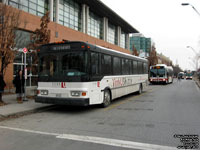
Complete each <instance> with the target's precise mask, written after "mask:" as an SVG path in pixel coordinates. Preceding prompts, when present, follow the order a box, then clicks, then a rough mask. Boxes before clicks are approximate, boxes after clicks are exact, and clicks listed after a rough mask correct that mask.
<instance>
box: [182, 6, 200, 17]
mask: <svg viewBox="0 0 200 150" xmlns="http://www.w3.org/2000/svg"><path fill="white" fill-rule="evenodd" d="M181 5H182V6H189V5H190V6H191V7H192V8H193V9H194V11H195V12H196V13H197V14H198V15H199V17H200V13H199V12H198V11H197V10H196V8H195V7H194V6H193V5H191V4H190V3H182V4H181Z"/></svg>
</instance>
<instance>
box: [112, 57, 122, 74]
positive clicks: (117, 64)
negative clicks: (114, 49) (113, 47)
mask: <svg viewBox="0 0 200 150" xmlns="http://www.w3.org/2000/svg"><path fill="white" fill-rule="evenodd" d="M121 72H122V70H121V59H120V58H119V57H113V74H114V75H121V74H122V73H121Z"/></svg>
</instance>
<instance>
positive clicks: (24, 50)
mask: <svg viewBox="0 0 200 150" xmlns="http://www.w3.org/2000/svg"><path fill="white" fill-rule="evenodd" d="M23 52H24V79H25V81H24V99H23V101H28V100H27V99H26V79H27V68H26V53H27V52H28V49H27V48H23Z"/></svg>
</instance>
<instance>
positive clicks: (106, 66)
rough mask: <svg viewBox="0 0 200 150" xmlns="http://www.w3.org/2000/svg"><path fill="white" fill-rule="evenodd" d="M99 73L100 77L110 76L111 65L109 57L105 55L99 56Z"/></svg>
mask: <svg viewBox="0 0 200 150" xmlns="http://www.w3.org/2000/svg"><path fill="white" fill-rule="evenodd" d="M101 73H102V75H111V74H112V64H111V56H110V55H106V54H102V55H101Z"/></svg>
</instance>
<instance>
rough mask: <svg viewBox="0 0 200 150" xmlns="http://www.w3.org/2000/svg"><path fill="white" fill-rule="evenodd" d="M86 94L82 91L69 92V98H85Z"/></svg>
mask: <svg viewBox="0 0 200 150" xmlns="http://www.w3.org/2000/svg"><path fill="white" fill-rule="evenodd" d="M86 95H87V92H83V91H71V96H86Z"/></svg>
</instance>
